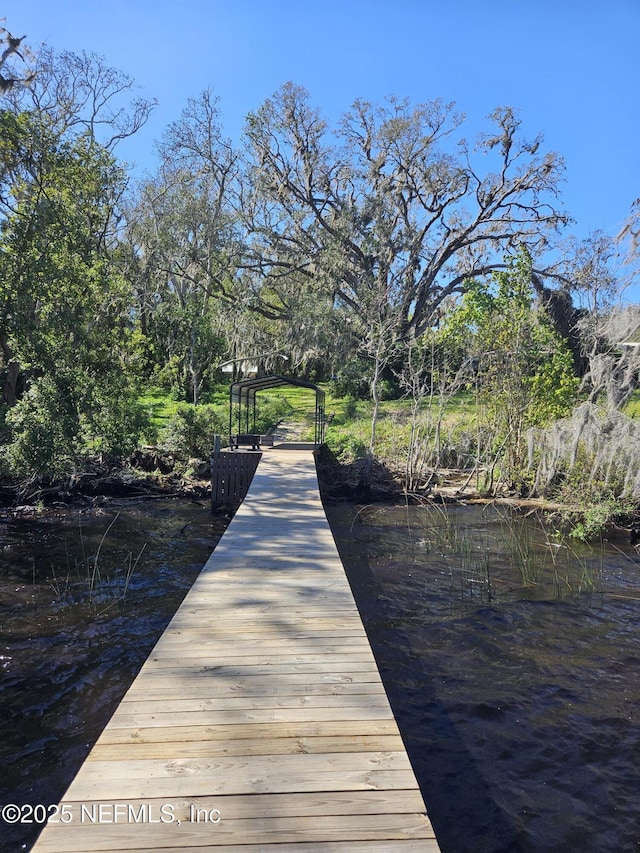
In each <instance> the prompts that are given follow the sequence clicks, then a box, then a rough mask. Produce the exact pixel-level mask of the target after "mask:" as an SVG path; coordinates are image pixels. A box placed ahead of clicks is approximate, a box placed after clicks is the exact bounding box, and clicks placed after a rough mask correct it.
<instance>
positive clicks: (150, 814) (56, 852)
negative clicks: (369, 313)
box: [33, 448, 439, 853]
mask: <svg viewBox="0 0 640 853" xmlns="http://www.w3.org/2000/svg"><path fill="white" fill-rule="evenodd" d="M62 804H63V805H64V806H65V811H64V815H65V819H67V818H69V822H68V823H67V822H58V823H56V824H53V823H50V824H49V825H47V826H46V827H45V829H44V830H43V832H42V833H41V835H40V838H39V839H38V841H37V842H36V845H35V847H34V848H33V850H34V851H35V853H62V851H65V853H66V851H69V853H74V851H75V853H98V851H113V850H119V851H126V852H127V853H143V851H145V853H148V851H150V850H158V851H163V853H172V851H173V853H178V851H182V852H183V851H185V850H191V851H204V850H215V849H220V850H223V849H224V850H233V851H234V853H257V851H262V853H294V851H295V853H331V851H347V850H348V851H353V853H358V851H365V850H366V851H367V853H369V851H371V853H382V851H385V853H395V851H398V853H401V851H402V853H412V851H418V850H419V851H422V853H436V851H438V849H439V848H438V844H437V840H436V838H435V835H434V832H433V829H432V827H431V824H430V822H429V820H428V817H427V815H426V811H425V806H424V802H423V800H422V796H421V794H420V790H419V788H418V785H417V782H416V779H415V775H414V773H413V770H412V768H411V765H410V762H409V759H408V757H407V754H406V751H405V749H404V746H403V743H402V738H401V736H400V733H399V731H398V727H397V724H396V721H395V719H394V717H393V713H392V710H391V708H390V706H389V702H388V699H387V696H386V693H385V690H384V687H383V685H382V682H381V680H380V675H379V672H378V669H377V666H376V663H375V659H374V657H373V654H372V652H371V649H370V646H369V642H368V640H367V636H366V633H365V631H364V627H363V625H362V621H361V619H360V616H359V614H358V611H357V608H356V606H355V602H354V600H353V596H352V594H351V590H350V587H349V584H348V581H347V579H346V576H345V574H344V569H343V567H342V564H341V562H340V558H339V556H338V553H337V550H336V548H335V544H334V542H333V537H332V536H331V531H330V529H329V526H328V523H327V521H326V517H325V515H324V510H323V509H322V504H321V501H320V497H319V492H318V488H317V479H316V474H315V464H314V460H313V456H312V453H311V452H310V451H309V450H306V451H305V450H301V451H298V450H296V451H288V450H277V449H276V448H274V449H273V450H271V451H267V452H265V453H264V454H263V458H262V460H261V462H260V464H259V466H258V469H257V471H256V474H255V477H254V480H253V483H252V485H251V488H250V490H249V494H248V495H247V497H246V498H245V501H244V502H243V504H242V506H241V507H240V509H239V510H238V512H237V513H236V515H235V517H234V518H233V520H232V521H231V523H230V525H229V527H228V529H227V531H226V533H225V535H224V536H223V537H222V539H221V541H220V543H219V544H218V546H217V547H216V549H215V551H214V553H213V554H212V556H211V558H210V560H209V561H208V562H207V564H206V566H205V567H204V569H203V570H202V572H201V574H200V576H199V577H198V578H197V580H196V582H195V583H194V584H193V586H192V588H191V590H190V591H189V593H188V594H187V596H186V597H185V600H184V602H183V604H182V606H181V607H180V608H179V610H178V611H177V613H176V614H175V616H174V618H173V619H172V620H171V622H170V624H169V625H168V627H167V629H166V630H165V632H164V634H163V635H162V637H161V638H160V640H159V641H158V643H157V644H156V646H155V648H154V649H153V651H152V652H151V654H150V655H149V657H148V658H147V660H146V662H145V664H144V665H143V667H142V669H141V670H140V673H139V674H138V676H137V678H136V679H135V681H134V682H133V684H132V685H131V687H130V689H129V691H128V692H127V694H126V695H125V697H124V698H123V700H122V702H121V703H120V705H119V706H118V708H117V709H116V711H115V713H114V714H113V716H112V718H111V720H110V722H109V724H108V725H107V727H106V728H105V729H104V731H103V732H102V734H101V736H100V737H99V739H98V741H97V742H96V744H95V746H94V747H93V749H92V750H91V752H90V754H89V756H88V758H87V760H86V761H85V763H84V764H83V766H82V768H81V769H80V771H79V773H78V774H77V776H76V778H75V779H74V780H73V782H72V783H71V785H70V786H69V788H68V790H67V792H66V794H65V797H64V798H63V801H62ZM61 814H62V812H61ZM213 815H217V816H218V817H219V820H215V821H212V820H210V819H203V816H204V817H205V818H206V817H207V816H209V817H211V816H213ZM169 817H170V818H171V819H170V820H169V819H168V818H169Z"/></svg>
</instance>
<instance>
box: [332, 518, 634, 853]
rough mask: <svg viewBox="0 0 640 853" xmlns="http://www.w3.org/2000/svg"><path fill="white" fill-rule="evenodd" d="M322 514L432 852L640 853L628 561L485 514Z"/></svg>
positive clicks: (625, 549)
mask: <svg viewBox="0 0 640 853" xmlns="http://www.w3.org/2000/svg"><path fill="white" fill-rule="evenodd" d="M356 513H358V514H357V515H356ZM328 515H329V516H330V520H331V524H332V527H333V530H334V535H335V536H336V539H337V541H338V544H339V548H340V551H341V554H342V557H343V561H344V562H345V565H346V566H347V572H348V574H349V578H350V580H351V583H352V587H353V589H354V593H355V595H356V598H357V600H358V605H359V607H360V609H361V612H362V614H363V618H364V621H365V625H366V627H367V630H368V633H369V636H370V639H371V643H372V646H373V648H374V652H375V654H376V658H377V660H378V663H379V666H380V669H381V672H382V675H383V679H384V681H385V685H386V686H387V690H388V692H389V695H390V699H391V702H392V705H393V707H394V711H395V713H396V717H397V719H398V722H399V725H400V729H401V731H402V734H403V737H404V738H405V742H406V745H407V749H408V752H409V755H410V758H411V760H412V763H413V765H414V768H415V771H416V775H417V777H418V780H419V783H420V786H421V788H422V791H423V794H424V796H425V801H426V803H427V807H428V810H429V813H430V817H431V819H432V823H433V824H434V828H435V830H436V834H437V836H438V839H439V842H440V845H441V847H442V850H443V851H445V853H465V851H469V853H485V851H486V853H489V851H491V853H498V852H499V851H505V853H506V851H527V852H528V851H532V853H533V851H536V853H538V852H539V851H540V852H541V851H549V853H550V852H551V851H554V853H557V851H562V852H563V853H573V852H574V851H575V853H590V852H591V851H592V853H609V851H611V853H624V852H625V851H630V852H631V851H638V850H640V707H639V703H640V565H639V560H638V557H637V555H636V554H635V551H634V550H633V549H632V548H630V546H628V545H626V544H624V543H623V542H618V543H614V544H613V545H610V546H608V547H606V548H605V549H604V550H603V549H601V548H595V549H593V550H592V549H588V548H587V547H586V546H582V547H576V545H575V543H568V544H567V543H562V542H561V541H560V540H557V539H552V538H550V537H549V535H548V534H545V533H544V531H543V530H542V528H541V527H540V526H538V525H536V524H534V523H533V522H525V523H521V522H519V521H518V522H514V521H513V520H510V519H507V518H506V517H505V515H504V513H500V514H498V513H496V511H495V510H493V509H489V510H485V511H482V510H479V509H474V508H460V509H453V510H450V511H449V514H448V517H447V518H446V519H444V518H443V516H442V514H441V513H440V512H439V511H438V510H434V509H432V510H427V509H424V508H417V507H413V508H409V509H408V510H405V509H404V508H394V507H380V506H375V507H368V508H364V509H363V508H355V507H352V508H347V509H345V508H344V507H339V508H338V507H330V508H329V509H328ZM525 546H526V548H525ZM523 555H524V557H523ZM520 558H522V559H520ZM518 560H520V562H521V563H522V561H524V565H521V566H520V568H518V567H517V566H518Z"/></svg>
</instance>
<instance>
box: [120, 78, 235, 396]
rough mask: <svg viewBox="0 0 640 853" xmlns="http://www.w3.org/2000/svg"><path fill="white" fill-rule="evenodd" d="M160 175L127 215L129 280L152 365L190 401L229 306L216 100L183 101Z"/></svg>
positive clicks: (230, 229)
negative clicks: (169, 376)
mask: <svg viewBox="0 0 640 853" xmlns="http://www.w3.org/2000/svg"><path fill="white" fill-rule="evenodd" d="M158 148H159V153H160V158H161V162H160V167H159V169H158V172H157V174H156V175H155V176H153V177H152V178H150V179H148V180H146V181H145V182H144V183H142V184H141V186H140V187H139V189H138V194H137V199H136V203H135V204H134V205H132V206H131V207H130V209H129V210H128V212H127V219H128V225H127V239H128V243H129V260H130V266H129V272H128V274H129V276H130V278H131V280H132V281H133V282H134V284H135V288H136V290H137V294H138V303H139V309H138V310H139V322H140V328H141V331H142V334H143V335H144V336H145V338H146V340H147V342H148V346H149V347H150V348H151V349H152V350H153V352H154V360H155V362H156V363H157V364H158V366H162V365H170V372H171V373H172V378H173V382H174V385H176V386H178V387H179V389H180V393H181V395H182V396H184V397H188V398H189V399H191V400H192V401H193V402H198V399H199V394H200V391H201V389H202V387H203V385H204V384H206V382H207V380H210V379H212V378H213V374H214V372H215V367H216V364H217V363H218V362H219V361H220V356H221V354H222V351H223V348H224V342H223V340H222V336H221V334H220V328H219V327H220V323H219V318H218V314H219V312H220V307H221V305H225V304H229V305H231V304H233V302H234V300H235V293H236V281H235V279H236V272H237V258H238V254H239V251H240V249H239V238H238V235H237V231H236V224H235V220H234V216H233V211H232V210H231V208H230V205H229V203H228V196H229V194H230V193H231V192H232V186H233V184H234V181H235V179H236V171H237V165H236V160H237V154H236V152H235V151H234V150H233V148H232V147H231V145H230V144H229V143H228V142H227V141H226V140H225V139H224V138H223V136H222V131H221V128H220V125H219V122H218V106H217V99H216V98H215V97H214V96H213V94H212V93H211V92H210V91H208V90H207V91H205V92H203V93H202V94H201V95H200V97H199V98H197V99H190V100H189V101H188V103H187V106H186V108H185V109H184V110H183V112H182V115H181V117H180V119H179V120H178V121H176V122H173V123H172V124H171V125H170V126H169V127H168V129H167V131H166V132H165V134H164V136H163V138H162V140H161V142H160V144H159V146H158Z"/></svg>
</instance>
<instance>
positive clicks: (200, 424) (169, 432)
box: [160, 403, 228, 460]
mask: <svg viewBox="0 0 640 853" xmlns="http://www.w3.org/2000/svg"><path fill="white" fill-rule="evenodd" d="M227 429H228V421H227V414H226V411H225V412H223V410H222V409H220V408H219V407H217V406H193V405H191V404H188V403H185V404H183V405H181V406H179V407H178V409H177V411H176V413H175V415H174V416H173V417H172V418H171V420H170V421H169V423H168V424H167V426H166V427H165V428H164V430H163V431H162V434H161V437H160V443H161V445H162V447H164V448H166V449H167V450H169V451H171V453H173V454H175V456H176V457H177V458H178V459H182V460H186V459H189V458H190V457H193V456H196V457H199V458H201V459H208V458H209V456H210V454H211V451H212V450H213V441H214V436H216V435H222V434H224V433H226V431H227Z"/></svg>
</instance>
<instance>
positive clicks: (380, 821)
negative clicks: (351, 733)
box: [43, 807, 433, 853]
mask: <svg viewBox="0 0 640 853" xmlns="http://www.w3.org/2000/svg"><path fill="white" fill-rule="evenodd" d="M205 811H206V810H205V809H201V810H200V813H201V814H203V813H204V812H205ZM193 813H194V814H197V813H198V811H197V807H194V810H193ZM121 814H122V815H123V817H124V814H125V813H124V811H123V810H121ZM170 814H171V816H174V813H173V812H171V813H170ZM188 814H189V812H187V815H188ZM158 819H159V820H160V818H158ZM216 819H217V815H216ZM74 828H75V827H70V828H69V831H68V834H69V846H68V847H67V851H69V853H76V852H79V853H86V851H85V849H84V848H83V846H82V844H83V838H82V835H83V834H84V833H83V832H82V830H83V829H84V827H83V826H82V825H80V826H79V829H80V830H81V832H79V833H77V835H78V836H79V837H78V838H77V840H76V839H75V838H74V833H73V829H74ZM130 832H131V828H130V827H129V826H126V825H119V826H118V825H111V826H109V825H105V824H103V825H100V826H99V831H98V832H97V833H96V835H97V836H98V838H97V839H96V842H97V845H98V847H97V848H96V847H94V849H99V850H118V851H120V850H123V849H127V848H126V847H123V846H122V844H123V842H124V843H125V844H126V842H127V840H128V835H129V834H130ZM374 832H375V833H376V834H377V835H378V836H379V837H382V838H384V839H385V841H386V842H387V843H388V844H389V843H394V842H396V841H399V840H404V839H424V840H427V841H428V840H433V831H432V829H431V827H430V825H429V823H428V821H426V820H425V818H423V817H422V816H421V815H417V814H399V815H395V814H393V815H389V814H382V815H375V814H374V815H367V817H366V821H363V819H362V816H361V815H355V816H352V815H340V816H339V817H334V816H328V817H316V818H315V819H314V820H312V821H310V820H309V819H308V818H307V817H306V816H305V817H301V818H257V819H245V820H237V821H236V820H226V819H225V820H222V819H220V823H219V824H211V823H205V822H202V823H198V822H195V821H189V820H186V819H184V818H183V819H180V818H178V817H176V819H175V820H174V821H172V822H170V823H169V822H167V823H165V824H162V823H159V824H152V823H147V824H145V825H144V826H143V830H142V831H141V832H140V833H139V834H140V835H141V836H143V839H144V844H145V847H144V848H143V849H147V850H159V849H162V848H163V847H165V846H166V844H167V843H171V841H172V840H173V841H174V843H175V841H179V843H180V845H181V846H182V849H184V848H185V847H186V848H187V849H194V847H195V848H196V849H197V847H198V846H200V847H204V846H205V845H206V846H207V847H210V846H214V847H224V848H225V849H227V850H230V849H231V847H230V846H231V845H233V843H234V841H237V840H238V839H242V840H243V842H245V844H252V843H253V844H255V845H259V847H258V849H260V850H262V849H264V845H265V844H268V843H269V842H270V841H275V842H276V843H277V844H278V848H277V849H281V847H280V845H282V844H296V845H300V844H308V843H321V844H325V843H327V842H328V843H332V842H334V843H335V842H340V843H341V844H344V843H349V844H350V843H351V842H354V841H361V840H365V841H366V840H367V839H369V838H371V835H372V833H374ZM74 842H75V843H74ZM43 849H44V850H46V849H47V848H46V846H45V847H43ZM53 849H55V848H53ZM235 849H236V848H235V846H234V847H233V850H235ZM298 849H299V848H298ZM343 849H344V848H343ZM387 849H388V850H390V848H387Z"/></svg>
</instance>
